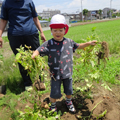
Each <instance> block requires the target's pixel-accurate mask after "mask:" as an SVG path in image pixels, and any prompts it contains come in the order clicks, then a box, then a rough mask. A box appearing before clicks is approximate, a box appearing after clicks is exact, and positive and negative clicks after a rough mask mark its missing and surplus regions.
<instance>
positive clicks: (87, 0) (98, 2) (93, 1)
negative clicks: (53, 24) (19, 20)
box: [36, 0, 120, 13]
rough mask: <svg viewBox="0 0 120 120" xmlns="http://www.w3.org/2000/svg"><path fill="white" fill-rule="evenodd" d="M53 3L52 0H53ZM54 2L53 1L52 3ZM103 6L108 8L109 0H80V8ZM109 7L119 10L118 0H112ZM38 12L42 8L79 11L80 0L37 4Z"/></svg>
mask: <svg viewBox="0 0 120 120" xmlns="http://www.w3.org/2000/svg"><path fill="white" fill-rule="evenodd" d="M53 3H54V0H53ZM54 4H55V3H54ZM105 7H109V8H110V0H82V9H88V10H99V9H104V8H105ZM111 7H112V8H115V9H118V10H120V1H119V0H112V1H111ZM36 9H37V11H38V12H42V11H43V9H44V10H47V9H52V10H55V9H57V10H60V11H61V13H63V12H66V13H76V12H77V11H79V12H81V0H72V1H71V2H69V1H68V2H64V3H62V4H61V3H59V2H56V5H53V4H52V3H51V4H48V5H47V4H46V5H39V6H36Z"/></svg>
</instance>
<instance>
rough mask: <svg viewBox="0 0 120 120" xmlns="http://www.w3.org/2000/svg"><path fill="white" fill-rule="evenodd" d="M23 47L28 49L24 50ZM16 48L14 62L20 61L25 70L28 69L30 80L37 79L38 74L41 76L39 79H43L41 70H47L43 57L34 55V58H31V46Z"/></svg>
mask: <svg viewBox="0 0 120 120" xmlns="http://www.w3.org/2000/svg"><path fill="white" fill-rule="evenodd" d="M25 47H26V48H27V49H28V50H25ZM25 47H22V46H21V47H20V48H18V49H17V50H18V53H17V54H16V58H15V59H16V62H18V63H20V64H21V65H22V66H23V67H24V68H25V70H27V71H28V74H29V75H30V78H31V80H32V81H35V80H38V79H39V76H41V80H43V78H44V76H46V75H45V74H44V71H43V70H47V71H48V65H47V63H46V61H45V59H44V58H43V57H40V56H36V57H35V59H34V60H33V59H32V57H31V56H32V54H33V51H31V50H30V48H31V47H28V46H25Z"/></svg>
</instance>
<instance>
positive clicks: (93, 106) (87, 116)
mask: <svg viewBox="0 0 120 120" xmlns="http://www.w3.org/2000/svg"><path fill="white" fill-rule="evenodd" d="M46 98H47V99H49V93H47V94H44V95H43V96H42V97H41V101H44V99H46ZM63 98H65V96H63ZM63 98H61V99H59V100H57V109H58V111H59V110H60V111H61V112H62V113H63V115H62V116H61V119H62V120H120V101H119V99H118V97H116V96H115V95H113V93H111V92H109V91H107V90H106V91H103V89H102V90H99V89H97V91H96V89H94V90H93V98H92V99H88V98H86V97H83V96H81V95H80V94H79V93H76V94H75V95H74V97H73V100H72V101H73V103H74V106H75V108H76V113H75V114H71V113H69V111H68V109H67V107H66V105H65V99H63Z"/></svg>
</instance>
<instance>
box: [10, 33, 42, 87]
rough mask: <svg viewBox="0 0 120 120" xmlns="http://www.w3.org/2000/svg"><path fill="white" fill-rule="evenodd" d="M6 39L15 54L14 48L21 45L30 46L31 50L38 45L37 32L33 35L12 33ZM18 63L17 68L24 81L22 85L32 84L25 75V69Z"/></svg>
mask: <svg viewBox="0 0 120 120" xmlns="http://www.w3.org/2000/svg"><path fill="white" fill-rule="evenodd" d="M8 39H9V44H10V47H11V49H12V51H13V53H14V54H15V55H16V54H17V53H18V51H17V50H16V48H19V47H20V46H21V45H22V46H23V47H24V46H25V45H27V46H31V50H36V49H37V48H38V47H39V46H40V42H39V34H38V33H36V34H33V35H28V36H12V35H9V34H8ZM18 65H19V70H20V73H21V76H22V78H23V81H24V85H25V86H30V85H32V81H31V79H30V77H29V75H27V71H26V70H24V68H23V67H22V66H21V64H18Z"/></svg>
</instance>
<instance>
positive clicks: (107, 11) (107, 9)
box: [103, 8, 116, 18]
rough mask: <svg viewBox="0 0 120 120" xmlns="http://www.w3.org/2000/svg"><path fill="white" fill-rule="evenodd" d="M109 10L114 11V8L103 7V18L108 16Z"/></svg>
mask: <svg viewBox="0 0 120 120" xmlns="http://www.w3.org/2000/svg"><path fill="white" fill-rule="evenodd" d="M110 10H112V11H113V12H115V11H116V9H110V8H104V9H103V18H107V17H110Z"/></svg>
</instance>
